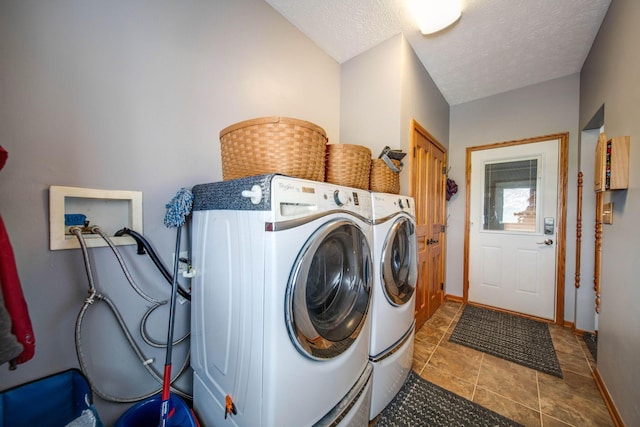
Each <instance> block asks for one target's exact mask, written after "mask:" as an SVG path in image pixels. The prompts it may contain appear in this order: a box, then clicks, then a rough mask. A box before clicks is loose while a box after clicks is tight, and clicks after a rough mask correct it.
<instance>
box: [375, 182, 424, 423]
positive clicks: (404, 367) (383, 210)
mask: <svg viewBox="0 0 640 427" xmlns="http://www.w3.org/2000/svg"><path fill="white" fill-rule="evenodd" d="M371 209H372V212H373V265H374V268H373V271H374V274H373V275H374V279H373V293H372V299H371V340H370V344H369V359H370V362H371V365H372V367H373V387H372V391H371V409H370V414H369V419H371V420H372V419H373V418H374V417H375V416H376V415H378V414H379V413H380V412H381V411H382V410H383V409H384V408H385V406H387V405H388V404H389V402H391V400H392V399H393V397H394V396H395V395H396V394H397V393H398V391H399V390H400V388H401V387H402V385H403V383H404V381H405V379H406V378H407V376H408V375H409V372H410V371H411V366H412V364H413V345H414V336H415V319H414V307H415V287H416V281H417V276H418V267H417V259H416V257H417V247H416V229H415V228H416V222H415V207H414V205H413V199H412V198H411V197H408V196H399V195H397V194H385V193H371Z"/></svg>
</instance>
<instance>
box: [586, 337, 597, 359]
mask: <svg viewBox="0 0 640 427" xmlns="http://www.w3.org/2000/svg"><path fill="white" fill-rule="evenodd" d="M582 339H583V340H584V343H585V344H586V345H587V348H588V349H589V353H591V355H592V356H593V360H595V361H596V362H597V361H598V334H594V333H592V332H585V333H584V334H583V335H582Z"/></svg>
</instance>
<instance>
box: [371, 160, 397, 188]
mask: <svg viewBox="0 0 640 427" xmlns="http://www.w3.org/2000/svg"><path fill="white" fill-rule="evenodd" d="M390 160H391V161H392V162H393V164H394V165H395V166H396V168H398V169H399V168H400V161H399V160H394V159H390ZM369 190H371V191H375V192H376V193H391V194H400V174H399V173H397V172H394V171H392V170H391V168H390V167H389V166H387V164H386V163H385V162H384V160H382V159H373V160H371V178H370V183H369Z"/></svg>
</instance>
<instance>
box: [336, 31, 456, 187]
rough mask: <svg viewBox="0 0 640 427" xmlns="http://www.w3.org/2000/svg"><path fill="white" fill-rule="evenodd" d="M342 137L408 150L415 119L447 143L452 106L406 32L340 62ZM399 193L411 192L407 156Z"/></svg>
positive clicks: (372, 145) (345, 140) (377, 149)
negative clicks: (450, 108)
mask: <svg viewBox="0 0 640 427" xmlns="http://www.w3.org/2000/svg"><path fill="white" fill-rule="evenodd" d="M341 88H342V89H341V104H340V105H341V109H340V138H341V141H340V142H342V143H345V144H358V145H364V146H367V147H369V148H371V152H372V153H371V154H372V156H373V157H374V158H375V157H377V156H378V155H379V154H380V152H381V151H382V149H383V148H384V147H385V146H387V145H388V146H389V147H391V148H395V149H398V148H399V149H402V150H403V151H404V152H405V153H408V152H409V146H410V143H411V140H410V138H411V135H410V124H411V120H412V119H415V120H417V121H418V122H419V123H420V124H421V125H422V126H424V127H425V128H426V129H427V130H429V132H430V133H431V134H432V135H433V136H434V137H436V138H437V139H438V140H439V141H440V142H441V143H442V144H443V145H445V146H447V145H448V142H449V104H448V103H447V102H446V100H445V99H444V97H443V96H442V94H441V93H440V90H439V89H438V88H437V87H436V85H435V83H434V82H433V80H432V79H431V76H429V74H428V72H427V71H426V70H425V68H424V66H423V65H422V63H421V62H420V61H419V59H418V57H417V56H416V54H415V52H414V51H413V49H412V48H411V46H410V45H409V43H408V42H407V40H406V39H405V38H404V36H402V35H397V36H394V37H392V38H391V39H389V40H387V41H385V42H383V43H381V44H379V45H378V46H376V47H374V48H372V49H370V50H368V51H367V52H364V53H362V54H360V55H358V56H357V57H355V58H352V59H350V60H349V61H347V62H345V63H344V64H342V80H341ZM403 162H404V164H405V168H404V170H403V172H402V173H401V174H400V192H401V193H402V194H409V163H410V160H409V157H405V160H404V161H403Z"/></svg>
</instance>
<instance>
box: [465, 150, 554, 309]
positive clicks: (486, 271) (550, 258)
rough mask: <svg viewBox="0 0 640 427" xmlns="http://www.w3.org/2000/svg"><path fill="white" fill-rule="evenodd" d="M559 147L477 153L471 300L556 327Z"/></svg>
mask: <svg viewBox="0 0 640 427" xmlns="http://www.w3.org/2000/svg"><path fill="white" fill-rule="evenodd" d="M558 154H559V140H557V139H553V140H548V141H540V142H534V143H529V144H522V145H513V146H507V147H497V148H492V149H486V150H478V151H473V152H472V153H471V179H470V181H471V192H470V204H469V212H470V215H469V219H470V221H469V273H468V282H469V289H468V300H469V301H470V302H474V303H479V304H482V305H488V306H493V307H497V308H501V309H504V310H508V311H514V312H518V313H524V314H528V315H531V316H536V317H541V318H544V319H551V320H555V306H556V300H555V299H556V259H557V256H556V255H557V254H556V249H557V238H558V236H557V223H558V171H559V162H558V160H559V155H558Z"/></svg>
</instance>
